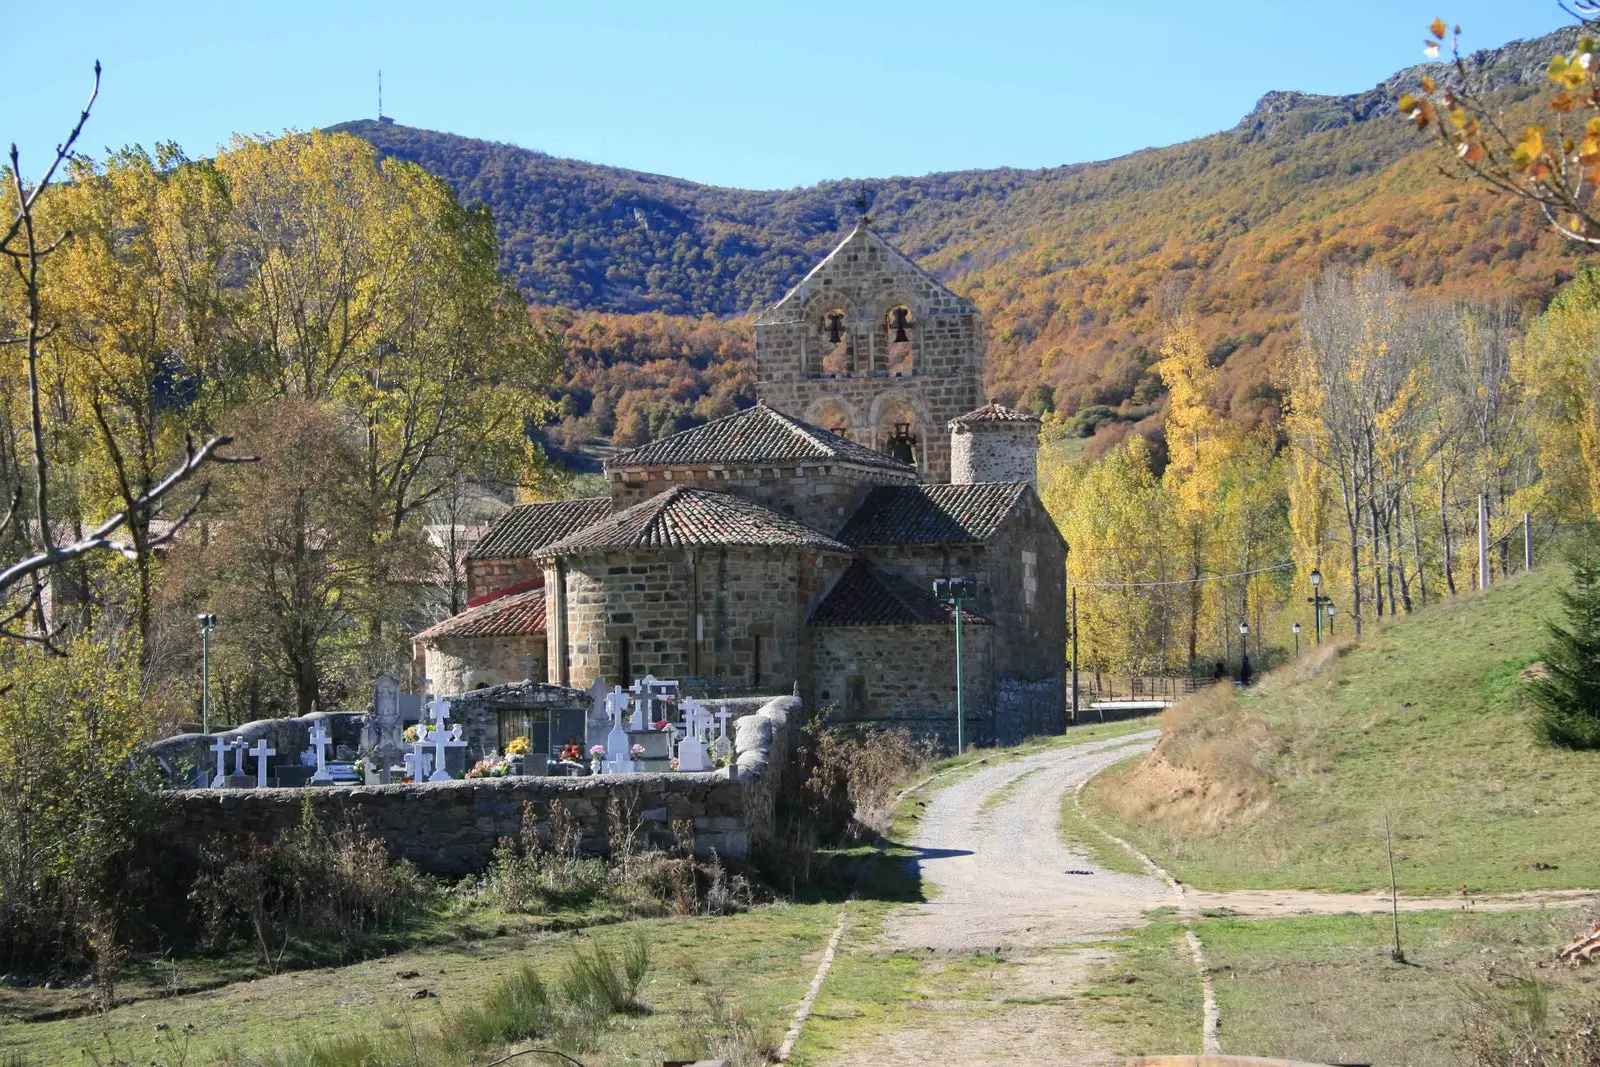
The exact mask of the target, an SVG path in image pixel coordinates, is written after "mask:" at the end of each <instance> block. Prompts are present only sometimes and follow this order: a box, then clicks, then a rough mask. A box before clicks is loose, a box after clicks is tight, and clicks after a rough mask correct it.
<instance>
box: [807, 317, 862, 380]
mask: <svg viewBox="0 0 1600 1067" xmlns="http://www.w3.org/2000/svg"><path fill="white" fill-rule="evenodd" d="M807 362H808V363H809V364H810V365H809V366H808V367H807V368H806V377H808V378H848V377H850V376H851V374H852V373H853V372H854V369H855V343H854V339H853V338H852V337H851V335H850V322H849V320H848V319H847V318H846V317H845V313H844V309H843V308H837V307H835V308H829V309H828V310H826V311H824V312H823V313H822V315H821V316H820V317H819V318H818V320H817V341H816V345H815V347H814V348H813V350H812V352H811V356H810V358H809V359H808V360H807Z"/></svg>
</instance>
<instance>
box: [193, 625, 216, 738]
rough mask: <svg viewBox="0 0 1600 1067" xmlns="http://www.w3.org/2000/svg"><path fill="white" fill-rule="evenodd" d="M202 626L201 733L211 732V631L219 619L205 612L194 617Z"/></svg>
mask: <svg viewBox="0 0 1600 1067" xmlns="http://www.w3.org/2000/svg"><path fill="white" fill-rule="evenodd" d="M194 621H195V622H197V623H199V624H200V732H201V733H205V734H209V733H210V732H211V631H212V630H215V629H216V628H217V617H216V616H215V615H212V614H211V613H210V612H205V613H202V614H200V615H196V616H195V617H194Z"/></svg>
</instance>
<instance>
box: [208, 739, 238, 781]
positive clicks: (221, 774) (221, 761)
mask: <svg viewBox="0 0 1600 1067" xmlns="http://www.w3.org/2000/svg"><path fill="white" fill-rule="evenodd" d="M208 747H209V748H210V749H211V751H213V752H215V753H216V754H217V776H216V777H215V778H213V779H211V788H212V789H221V788H222V787H223V786H225V785H227V784H228V767H227V761H228V749H230V748H232V747H233V742H232V741H231V740H229V739H228V738H226V737H223V736H222V735H221V734H218V735H217V739H216V740H215V741H213V742H212V743H211V744H210V745H209V746H208Z"/></svg>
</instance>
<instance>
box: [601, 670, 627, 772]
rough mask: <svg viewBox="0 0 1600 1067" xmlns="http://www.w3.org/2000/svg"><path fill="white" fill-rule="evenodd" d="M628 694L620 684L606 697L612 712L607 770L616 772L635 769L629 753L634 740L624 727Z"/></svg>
mask: <svg viewBox="0 0 1600 1067" xmlns="http://www.w3.org/2000/svg"><path fill="white" fill-rule="evenodd" d="M629 703H630V701H629V700H628V695H627V694H626V693H624V692H623V691H622V687H621V686H618V687H617V688H616V689H615V690H614V691H613V692H612V693H611V695H610V696H608V697H606V707H607V710H608V711H609V712H610V713H611V730H610V732H609V733H607V734H606V770H607V771H610V772H612V773H614V774H628V773H631V772H632V770H633V757H632V756H630V755H629V754H628V748H629V746H630V745H631V744H632V742H631V741H630V740H629V738H628V731H627V730H626V729H624V728H623V725H622V717H623V715H624V714H625V713H626V712H627V711H628V705H629Z"/></svg>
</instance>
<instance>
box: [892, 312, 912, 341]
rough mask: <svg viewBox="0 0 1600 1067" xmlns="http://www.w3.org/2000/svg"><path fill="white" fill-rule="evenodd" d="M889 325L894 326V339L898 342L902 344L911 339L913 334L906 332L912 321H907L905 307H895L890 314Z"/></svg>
mask: <svg viewBox="0 0 1600 1067" xmlns="http://www.w3.org/2000/svg"><path fill="white" fill-rule="evenodd" d="M889 325H890V326H893V327H894V340H895V343H896V344H902V343H904V342H906V341H909V340H911V336H910V335H909V334H907V333H906V327H907V326H909V325H910V323H909V322H907V321H906V309H905V308H895V309H894V311H893V312H892V313H891V316H890V321H889Z"/></svg>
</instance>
